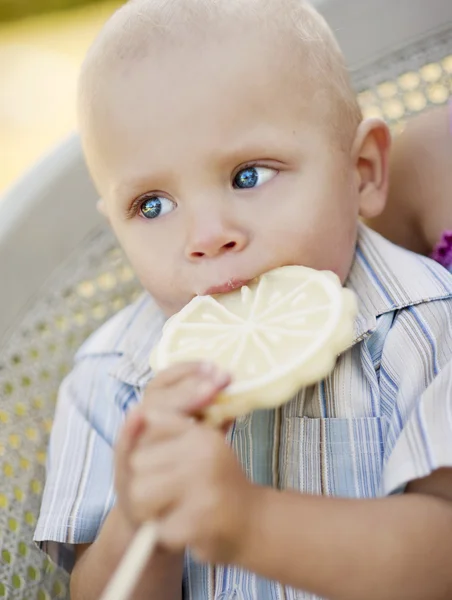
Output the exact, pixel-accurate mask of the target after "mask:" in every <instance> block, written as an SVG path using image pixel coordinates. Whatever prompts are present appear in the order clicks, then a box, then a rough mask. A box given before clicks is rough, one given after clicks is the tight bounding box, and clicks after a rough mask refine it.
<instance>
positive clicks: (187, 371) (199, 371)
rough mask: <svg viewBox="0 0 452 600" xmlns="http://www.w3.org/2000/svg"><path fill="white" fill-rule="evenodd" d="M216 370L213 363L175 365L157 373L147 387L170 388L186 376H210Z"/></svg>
mask: <svg viewBox="0 0 452 600" xmlns="http://www.w3.org/2000/svg"><path fill="white" fill-rule="evenodd" d="M216 370H217V367H216V366H215V365H214V364H213V363H209V362H183V363H177V364H175V365H172V366H171V367H168V369H165V370H164V371H161V372H160V373H158V375H157V376H156V377H155V378H154V379H153V380H152V382H151V384H150V386H149V387H151V386H152V387H155V388H162V387H168V386H172V385H174V384H175V383H178V382H179V381H180V380H181V379H185V377H188V376H190V375H191V376H195V375H199V376H201V377H203V376H210V375H212V374H213V373H215V371H216Z"/></svg>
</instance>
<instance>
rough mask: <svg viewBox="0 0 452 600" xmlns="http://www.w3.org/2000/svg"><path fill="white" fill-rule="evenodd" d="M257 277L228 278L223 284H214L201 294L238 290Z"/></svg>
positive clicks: (208, 294)
mask: <svg viewBox="0 0 452 600" xmlns="http://www.w3.org/2000/svg"><path fill="white" fill-rule="evenodd" d="M255 279H257V278H254V279H228V281H227V282H226V283H222V284H221V285H214V286H212V287H210V288H208V289H207V290H206V291H205V292H203V293H202V294H200V295H201V296H214V295H215V294H227V293H228V292H233V291H234V290H238V289H240V288H241V287H243V286H244V285H248V284H249V283H251V282H253V281H255Z"/></svg>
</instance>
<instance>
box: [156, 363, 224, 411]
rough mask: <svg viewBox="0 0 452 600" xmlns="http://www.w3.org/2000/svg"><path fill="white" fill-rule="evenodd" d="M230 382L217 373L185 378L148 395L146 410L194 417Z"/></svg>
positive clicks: (222, 374)
mask: <svg viewBox="0 0 452 600" xmlns="http://www.w3.org/2000/svg"><path fill="white" fill-rule="evenodd" d="M230 381H231V379H230V376H229V375H227V374H225V373H219V372H218V373H215V375H212V376H201V377H200V376H199V375H196V376H190V377H186V378H185V379H182V380H180V381H179V382H178V383H176V384H174V385H173V386H171V387H168V388H166V389H162V390H160V391H159V392H158V393H157V392H156V393H155V395H154V396H151V395H149V396H148V402H147V404H146V408H147V407H149V409H150V410H153V409H155V408H157V407H158V408H159V409H160V408H163V409H164V410H168V411H176V412H182V413H184V414H187V415H195V414H198V413H200V412H202V410H203V409H204V408H205V407H206V406H208V405H209V404H210V403H211V402H212V401H213V400H214V398H215V396H216V395H217V394H218V393H219V392H220V391H221V390H222V389H224V388H226V387H227V386H228V385H229V383H230Z"/></svg>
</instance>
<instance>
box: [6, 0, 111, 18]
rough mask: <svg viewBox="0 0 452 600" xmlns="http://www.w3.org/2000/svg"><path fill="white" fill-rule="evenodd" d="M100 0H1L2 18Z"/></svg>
mask: <svg viewBox="0 0 452 600" xmlns="http://www.w3.org/2000/svg"><path fill="white" fill-rule="evenodd" d="M99 2H100V0H0V20H1V21H9V20H13V19H21V18H23V17H28V16H30V15H39V14H44V13H48V12H51V11H59V10H64V9H67V8H74V7H75V6H82V5H84V4H99Z"/></svg>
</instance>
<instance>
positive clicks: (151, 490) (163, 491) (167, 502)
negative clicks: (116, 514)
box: [130, 470, 184, 521]
mask: <svg viewBox="0 0 452 600" xmlns="http://www.w3.org/2000/svg"><path fill="white" fill-rule="evenodd" d="M183 481H184V477H183V474H182V473H177V472H175V471H174V470H171V471H169V470H166V471H161V472H154V473H153V474H152V476H148V477H140V478H136V479H135V480H134V482H133V483H132V485H131V488H130V506H131V509H132V511H133V517H134V519H136V520H137V521H150V520H153V521H154V520H160V519H161V518H162V517H163V516H164V515H166V514H168V513H169V512H170V511H171V510H172V508H173V507H175V506H176V505H177V504H178V503H179V499H180V497H181V490H182V489H183Z"/></svg>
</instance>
